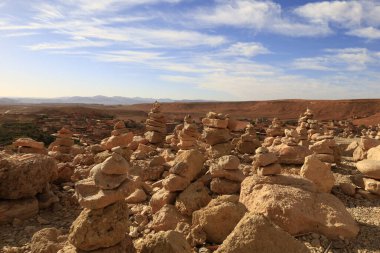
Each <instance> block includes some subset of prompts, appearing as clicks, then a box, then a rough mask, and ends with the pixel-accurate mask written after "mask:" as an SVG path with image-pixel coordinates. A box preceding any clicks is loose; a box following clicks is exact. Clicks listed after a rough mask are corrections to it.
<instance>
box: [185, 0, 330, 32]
mask: <svg viewBox="0 0 380 253" xmlns="http://www.w3.org/2000/svg"><path fill="white" fill-rule="evenodd" d="M217 3H218V4H217V5H216V6H215V7H212V8H209V9H206V10H201V11H198V12H197V13H190V14H189V16H191V17H194V21H195V22H197V23H198V25H200V26H204V25H212V26H234V27H239V28H250V29H253V30H255V31H269V32H272V33H278V34H283V35H288V36H294V37H302V36H310V37H313V36H325V35H328V34H330V33H331V30H330V29H329V28H328V27H327V26H326V25H320V24H313V23H305V22H304V23H300V22H297V21H293V20H292V19H291V18H290V17H285V16H286V15H285V14H286V13H285V12H284V11H283V10H282V8H281V6H280V5H279V4H277V3H274V2H272V1H256V0H231V1H219V2H217Z"/></svg>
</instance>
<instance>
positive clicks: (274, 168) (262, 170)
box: [257, 163, 281, 176]
mask: <svg viewBox="0 0 380 253" xmlns="http://www.w3.org/2000/svg"><path fill="white" fill-rule="evenodd" d="M257 174H258V175H260V176H270V175H277V174H281V165H280V164H278V163H273V164H270V165H267V166H265V167H259V168H258V169H257Z"/></svg>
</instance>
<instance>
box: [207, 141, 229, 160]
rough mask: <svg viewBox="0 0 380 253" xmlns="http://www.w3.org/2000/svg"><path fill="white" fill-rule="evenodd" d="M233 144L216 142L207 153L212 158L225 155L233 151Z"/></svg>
mask: <svg viewBox="0 0 380 253" xmlns="http://www.w3.org/2000/svg"><path fill="white" fill-rule="evenodd" d="M231 150H232V145H231V143H229V142H225V143H220V144H216V145H214V146H210V147H209V148H208V149H207V154H208V156H209V157H211V158H214V159H215V158H219V157H221V156H225V155H228V154H230V153H231Z"/></svg>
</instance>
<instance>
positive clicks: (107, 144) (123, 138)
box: [101, 132, 133, 150]
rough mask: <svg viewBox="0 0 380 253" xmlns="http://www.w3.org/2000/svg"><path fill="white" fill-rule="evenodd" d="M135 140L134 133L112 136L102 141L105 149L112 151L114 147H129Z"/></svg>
mask: <svg viewBox="0 0 380 253" xmlns="http://www.w3.org/2000/svg"><path fill="white" fill-rule="evenodd" d="M132 140H133V133H132V132H129V133H124V134H119V135H112V136H111V137H109V138H107V139H105V140H103V141H102V143H101V144H102V145H103V146H104V148H105V149H107V150H111V149H112V148H114V147H118V146H120V147H127V146H128V145H129V144H130V143H131V142H132Z"/></svg>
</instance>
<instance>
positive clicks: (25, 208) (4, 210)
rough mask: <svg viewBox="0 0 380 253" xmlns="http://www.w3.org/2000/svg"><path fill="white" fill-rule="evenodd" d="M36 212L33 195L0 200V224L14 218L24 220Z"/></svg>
mask: <svg viewBox="0 0 380 253" xmlns="http://www.w3.org/2000/svg"><path fill="white" fill-rule="evenodd" d="M37 214H38V201H37V199H36V198H35V197H33V198H24V199H17V200H0V224H4V223H11V222H12V221H13V219H14V218H17V219H20V220H24V219H28V218H30V217H33V216H36V215H37Z"/></svg>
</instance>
